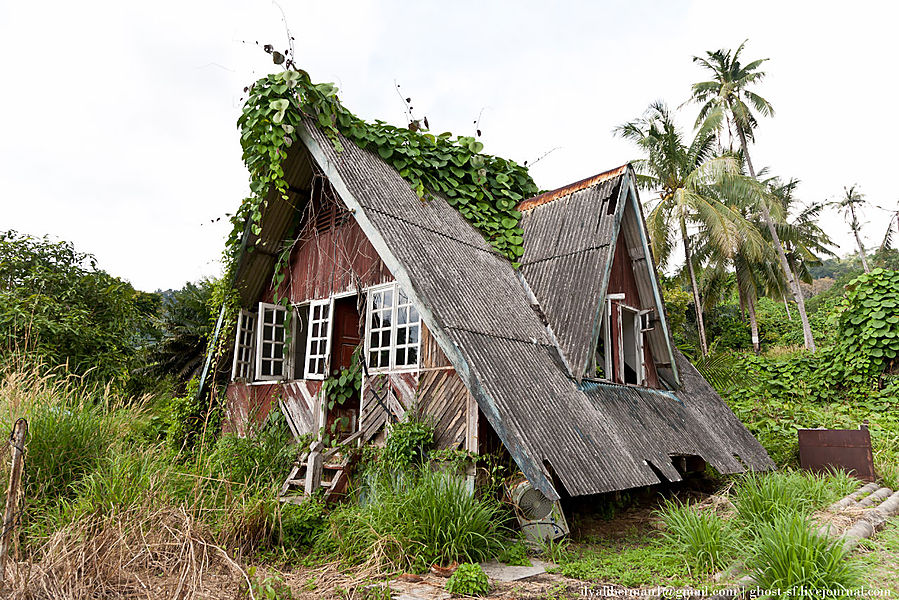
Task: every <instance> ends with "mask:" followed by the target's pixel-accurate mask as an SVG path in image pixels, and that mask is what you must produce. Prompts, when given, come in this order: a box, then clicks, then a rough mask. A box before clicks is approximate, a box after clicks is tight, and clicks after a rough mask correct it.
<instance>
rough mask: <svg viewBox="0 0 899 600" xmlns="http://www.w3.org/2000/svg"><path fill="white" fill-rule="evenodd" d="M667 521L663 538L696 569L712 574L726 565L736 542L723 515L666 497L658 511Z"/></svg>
mask: <svg viewBox="0 0 899 600" xmlns="http://www.w3.org/2000/svg"><path fill="white" fill-rule="evenodd" d="M657 514H658V516H659V517H660V518H661V519H662V521H663V522H664V523H665V526H666V528H667V529H666V531H664V532H663V533H662V537H663V538H664V539H665V540H666V541H668V542H669V543H670V544H671V546H672V547H673V548H674V549H676V552H677V554H678V555H680V556H684V557H685V558H686V560H687V563H688V564H689V565H690V566H691V567H692V568H694V569H696V570H697V571H700V572H704V573H710V572H713V571H715V570H717V569H721V568H723V567H725V566H726V565H727V562H728V560H729V559H730V557H731V556H732V554H733V550H734V546H735V544H736V541H737V539H736V534H735V532H734V531H733V529H732V528H731V527H730V526H729V525H728V523H727V522H726V521H724V520H723V519H722V518H721V517H719V516H718V515H716V514H715V513H713V512H707V511H702V510H698V509H697V508H696V507H695V506H691V505H690V504H689V503H687V504H678V503H676V502H672V501H670V500H666V501H665V504H664V505H663V506H662V508H661V509H660V510H659V511H657Z"/></svg>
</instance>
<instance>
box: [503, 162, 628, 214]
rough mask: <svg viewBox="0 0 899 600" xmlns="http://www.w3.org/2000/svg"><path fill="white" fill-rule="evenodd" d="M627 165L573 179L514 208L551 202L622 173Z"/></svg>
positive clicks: (525, 207)
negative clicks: (584, 177)
mask: <svg viewBox="0 0 899 600" xmlns="http://www.w3.org/2000/svg"><path fill="white" fill-rule="evenodd" d="M629 166H630V163H625V164H623V165H621V166H620V167H616V168H614V169H610V170H608V171H603V172H602V173H599V174H597V175H593V176H591V177H587V178H586V179H581V180H580V181H575V182H574V183H569V184H568V185H566V186H563V187H560V188H558V189H555V190H552V191H549V192H544V193H542V194H540V195H539V196H534V197H533V198H528V199H526V200H522V201H521V202H519V203H518V204H517V205H516V206H515V210H518V211H524V210H531V209H532V208H536V207H538V206H541V205H543V204H546V203H548V202H552V201H553V200H557V199H559V198H564V197H565V196H569V195H571V194H573V193H575V192H579V191H581V190H584V189H587V188H588V187H593V186H594V185H596V184H598V183H602V182H603V181H606V180H608V179H611V178H613V177H618V176H619V175H622V174H623V173H624V172H625V171H626V170H627V168H628V167H629Z"/></svg>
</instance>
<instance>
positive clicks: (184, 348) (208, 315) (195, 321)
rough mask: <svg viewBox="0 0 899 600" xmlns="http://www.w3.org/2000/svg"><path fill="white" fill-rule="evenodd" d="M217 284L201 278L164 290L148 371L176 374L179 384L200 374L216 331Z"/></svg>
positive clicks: (158, 375)
mask: <svg viewBox="0 0 899 600" xmlns="http://www.w3.org/2000/svg"><path fill="white" fill-rule="evenodd" d="M214 287H215V282H214V281H211V280H209V279H201V280H200V281H198V282H196V283H190V282H188V283H186V284H185V285H184V287H183V288H181V289H180V290H169V291H167V292H163V293H162V294H161V297H162V301H161V306H160V310H159V312H158V315H157V317H156V319H155V321H156V328H157V329H158V334H157V335H156V336H155V339H154V340H153V341H152V342H151V343H150V344H149V345H148V347H147V355H146V365H145V366H144V368H143V371H144V372H146V373H147V374H148V375H150V376H151V377H154V378H159V379H162V378H173V379H174V381H175V383H176V385H177V386H178V387H179V388H183V387H184V386H185V385H186V384H187V382H188V381H189V380H190V379H191V378H192V377H194V376H196V375H199V374H200V371H201V370H202V368H203V358H204V357H205V353H206V344H207V342H208V338H209V335H210V334H211V333H212V323H213V315H212V311H211V310H210V307H209V305H210V301H211V298H212V293H213V288H214Z"/></svg>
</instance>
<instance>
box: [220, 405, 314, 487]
mask: <svg viewBox="0 0 899 600" xmlns="http://www.w3.org/2000/svg"><path fill="white" fill-rule="evenodd" d="M292 441H293V437H292V434H291V433H290V430H289V428H288V426H287V422H286V420H285V419H284V415H283V414H282V413H281V411H280V410H273V411H272V412H271V413H269V416H268V418H267V419H266V420H265V422H264V423H263V424H262V426H261V427H258V428H252V429H251V431H250V432H249V434H248V435H247V436H246V437H239V436H237V435H234V434H223V435H222V436H221V437H220V438H219V439H218V441H217V442H216V443H215V445H214V446H213V447H212V450H211V452H210V453H209V457H208V459H207V464H206V465H205V467H206V471H207V474H208V475H211V476H214V477H217V478H219V479H224V480H227V481H231V482H234V483H239V484H244V485H248V486H251V487H271V486H272V485H280V484H281V483H282V482H283V481H284V478H285V477H287V474H288V473H289V472H290V467H291V465H292V464H293V462H294V460H295V459H296V457H297V452H298V451H299V450H300V448H299V447H298V446H296V445H294V444H293V443H292Z"/></svg>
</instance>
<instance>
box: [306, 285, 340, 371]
mask: <svg viewBox="0 0 899 600" xmlns="http://www.w3.org/2000/svg"><path fill="white" fill-rule="evenodd" d="M322 307H327V308H328V315H327V316H326V317H324V318H322V317H321V313H319V318H316V317H315V312H316V309H317V308H318V309H321V308H322ZM333 323H334V300H333V298H327V299H325V300H312V301H311V302H309V322H308V324H307V326H306V328H307V333H306V357H305V359H304V360H305V363H306V364H305V365H304V366H303V376H304V379H312V380H323V379H326V378H327V377H328V372H329V369H330V366H331V330H332V328H333ZM323 324H324V327H322V325H323ZM316 325H318V335H316V336H313V335H312V330H313V327H315V326H316ZM322 329H324V336H323V335H322ZM313 341H314V342H316V352H315V353H313V352H312V342H313ZM322 342H324V349H325V350H324V353H322V352H321V343H322ZM313 360H316V361H317V360H323V361H324V363H323V364H324V369H323V372H322V373H318V372H313V371H311V370H310V369H309V365H310V363H311V362H312V361H313Z"/></svg>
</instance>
